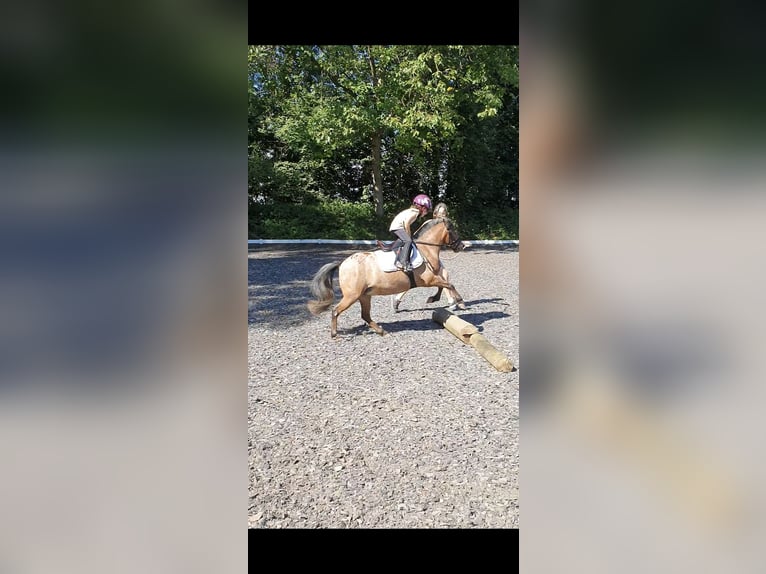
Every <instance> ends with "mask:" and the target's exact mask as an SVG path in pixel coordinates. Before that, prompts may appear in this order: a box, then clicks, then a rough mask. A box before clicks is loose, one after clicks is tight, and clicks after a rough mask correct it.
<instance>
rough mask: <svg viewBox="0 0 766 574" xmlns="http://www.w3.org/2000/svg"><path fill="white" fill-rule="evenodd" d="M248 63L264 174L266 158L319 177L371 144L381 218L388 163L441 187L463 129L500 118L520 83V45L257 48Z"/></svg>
mask: <svg viewBox="0 0 766 574" xmlns="http://www.w3.org/2000/svg"><path fill="white" fill-rule="evenodd" d="M248 65H249V73H250V86H249V90H250V98H251V120H250V121H251V124H250V128H251V133H253V132H257V134H258V136H257V137H254V138H251V141H250V146H251V155H250V157H251V166H253V167H254V168H257V169H258V170H260V171H256V173H262V172H263V169H261V168H263V165H262V159H263V157H266V158H267V159H268V160H269V161H271V162H278V161H280V160H282V159H284V158H285V156H286V155H289V154H295V155H296V156H297V157H299V158H300V161H303V162H308V163H311V164H312V167H313V169H315V170H316V169H322V168H323V167H322V166H325V167H326V164H327V163H332V160H333V159H334V158H336V157H338V156H339V155H340V156H343V155H345V156H346V159H347V160H348V158H349V150H357V151H358V150H359V147H360V146H361V145H366V146H367V149H368V150H369V151H368V155H367V157H366V158H364V159H365V160H367V163H368V164H369V174H370V177H371V180H372V181H371V192H372V193H371V195H372V199H373V202H374V205H375V213H376V216H377V218H378V220H379V221H380V220H382V218H383V217H384V185H383V168H384V165H385V162H386V159H387V158H388V160H390V164H391V165H396V164H397V163H399V164H400V165H401V163H402V161H403V160H406V162H407V163H409V164H410V166H412V165H416V166H420V167H419V169H418V171H419V172H423V171H425V172H426V173H427V174H428V175H427V176H426V177H424V178H423V182H422V183H423V184H424V185H426V186H427V187H426V189H427V190H431V189H437V188H438V185H439V184H438V180H439V178H443V177H445V175H444V174H445V173H446V170H445V165H444V162H445V161H446V158H447V150H448V149H449V150H452V153H456V152H457V151H458V150H459V149H460V148H461V143H462V141H463V138H462V136H460V127H461V126H463V125H464V124H466V122H471V121H474V120H480V119H486V118H493V117H495V116H496V115H497V114H498V111H499V110H500V109H501V108H502V106H503V103H504V101H505V100H506V99H507V95H508V93H509V90H512V89H513V87H514V86H517V85H518V51H517V47H515V46H251V47H250V48H249V53H248ZM253 112H256V115H255V116H253V115H252V113H253ZM466 113H470V114H471V116H470V117H466V115H465V114H466ZM269 138H270V139H269ZM264 143H266V144H267V145H266V146H265V147H264ZM266 148H268V149H266ZM259 158H260V159H259ZM263 173H265V172H263ZM259 177H260V176H259ZM258 183H259V184H262V183H263V182H262V181H259V182H258ZM310 184H311V182H309V181H302V182H300V184H299V185H298V187H300V186H305V185H310ZM434 186H436V187H434Z"/></svg>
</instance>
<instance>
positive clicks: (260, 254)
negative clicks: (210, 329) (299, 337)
mask: <svg viewBox="0 0 766 574" xmlns="http://www.w3.org/2000/svg"><path fill="white" fill-rule="evenodd" d="M354 251H357V250H353V249H352V250H349V249H333V248H327V247H324V248H317V247H316V246H311V247H305V246H297V247H295V246H288V247H284V246H280V247H279V248H278V249H273V248H269V249H255V250H250V251H249V253H248V255H249V256H248V260H247V283H248V289H247V298H248V312H247V322H248V325H254V324H257V325H266V326H268V327H271V328H279V327H291V326H295V325H299V324H301V323H305V322H306V321H309V320H311V319H312V318H313V315H311V313H309V311H308V309H307V308H306V303H308V301H309V300H310V299H312V296H311V292H310V291H309V285H310V283H311V279H312V278H313V277H314V274H316V272H317V271H319V269H320V268H321V267H322V265H324V264H326V263H330V262H334V261H342V260H343V259H345V258H346V257H348V256H349V255H350V254H351V253H353V252H354ZM337 300H338V290H337V289H336V301H335V302H337Z"/></svg>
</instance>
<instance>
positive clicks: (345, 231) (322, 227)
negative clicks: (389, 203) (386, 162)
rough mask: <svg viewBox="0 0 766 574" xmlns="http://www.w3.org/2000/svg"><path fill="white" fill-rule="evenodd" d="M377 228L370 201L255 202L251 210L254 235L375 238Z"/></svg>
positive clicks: (250, 224) (265, 237)
mask: <svg viewBox="0 0 766 574" xmlns="http://www.w3.org/2000/svg"><path fill="white" fill-rule="evenodd" d="M375 231H376V230H375V213H374V209H373V207H372V204H370V203H349V202H347V201H343V200H328V201H325V202H322V203H317V204H314V205H299V204H294V203H274V204H266V205H254V206H252V207H251V209H250V217H249V232H250V237H251V238H257V239H372V238H374V237H375Z"/></svg>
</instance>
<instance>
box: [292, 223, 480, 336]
mask: <svg viewBox="0 0 766 574" xmlns="http://www.w3.org/2000/svg"><path fill="white" fill-rule="evenodd" d="M413 245H414V246H416V247H417V250H418V252H419V254H420V257H422V261H420V263H419V264H418V260H419V257H418V256H417V255H415V256H414V257H413V258H412V262H413V267H415V269H414V270H413V271H411V272H410V273H405V272H404V271H400V270H392V271H384V269H383V267H381V264H380V260H381V259H382V255H383V252H382V250H380V249H378V250H376V251H364V252H359V253H354V254H353V255H350V256H349V257H347V258H346V259H344V260H343V261H336V262H333V263H328V264H326V265H324V266H322V267H321V268H320V269H319V271H317V273H316V275H314V278H313V279H312V281H311V285H310V289H311V294H312V295H313V296H314V297H315V298H316V299H314V300H312V301H309V302H308V303H307V307H308V309H309V311H310V312H311V313H312V314H313V315H320V314H321V313H323V312H324V311H326V310H327V309H329V308H330V307H331V306H332V304H333V301H334V300H335V293H334V291H333V284H332V281H333V275H334V273H335V271H336V270H337V271H338V285H339V287H340V290H341V292H342V294H343V297H342V298H341V300H340V302H339V303H338V304H337V305H336V306H335V308H334V309H333V311H332V320H331V322H330V337H332V338H335V337H336V335H337V334H338V316H339V315H340V314H341V313H343V312H344V311H345V310H346V309H348V308H349V307H350V306H351V305H353V304H354V303H356V302H357V301H359V304H360V305H361V307H362V320H363V321H364V322H365V323H366V324H367V326H368V327H370V329H372V330H373V331H375V332H376V333H378V334H379V335H385V334H386V331H385V330H384V329H383V328H382V327H381V326H380V325H378V324H377V323H376V322H375V321H373V320H372V317H371V316H370V309H371V307H372V297H373V296H374V295H394V294H396V293H402V292H403V291H407V290H408V289H411V288H413V287H439V288H442V289H447V290H448V291H449V292H450V293H451V294H452V296H453V298H454V299H455V302H456V303H457V304H458V305H461V304H462V305H463V308H465V304H464V302H463V299H462V297H461V296H460V294H459V293H458V292H457V291H456V290H455V287H454V286H453V285H452V283H450V281H449V279H448V278H447V277H445V275H444V268H443V267H442V264H441V261H440V260H439V251H440V250H441V248H442V247H448V248H450V249H452V250H453V251H455V252H458V251H461V250H462V249H464V248H465V245H463V242H462V241H461V240H460V236H459V235H458V233H457V231H456V230H455V226H454V225H453V224H452V222H451V221H450V220H449V218H447V217H435V218H433V219H430V220H429V221H426V222H425V223H424V224H423V225H422V226H421V227H420V229H418V230H417V232H416V233H415V235H414V236H413Z"/></svg>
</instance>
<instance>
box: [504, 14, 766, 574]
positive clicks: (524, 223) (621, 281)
mask: <svg viewBox="0 0 766 574" xmlns="http://www.w3.org/2000/svg"><path fill="white" fill-rule="evenodd" d="M757 16H758V14H757V13H755V12H752V11H744V10H740V9H739V8H738V7H732V6H727V7H726V9H725V10H724V9H723V7H722V6H718V5H713V4H708V3H704V4H699V3H694V4H692V3H689V2H676V3H670V4H668V3H659V2H649V3H642V4H641V5H635V6H629V7H628V6H623V5H615V4H613V3H606V2H601V1H582V0H581V1H578V2H561V1H542V2H541V1H532V2H526V3H523V4H522V6H521V11H520V102H521V104H520V126H521V128H520V134H521V135H520V189H521V201H520V205H521V216H520V221H521V224H520V239H521V242H520V245H521V293H522V298H521V301H522V309H523V312H522V314H523V327H522V331H521V332H522V337H521V341H522V343H521V354H520V365H519V372H520V373H521V374H522V376H521V379H520V381H521V395H520V397H521V398H520V412H521V429H522V436H523V438H522V440H521V459H522V464H521V473H520V482H521V499H520V500H521V505H520V508H521V517H522V518H521V531H522V533H523V534H522V536H521V548H520V552H521V556H520V557H521V560H520V564H521V570H520V571H521V572H524V573H525V574H526V573H528V572H560V571H564V570H566V571H567V572H583V573H584V572H587V573H589V574H595V573H597V572H647V571H649V572H734V571H736V572H758V571H761V570H762V568H763V566H762V564H763V559H762V556H761V551H760V545H761V540H763V537H764V535H765V534H766V528H765V526H766V524H764V519H766V514H764V502H766V496H764V494H763V493H762V492H761V488H762V487H761V485H762V484H764V478H766V476H764V464H763V463H762V462H761V460H760V456H759V445H760V444H761V442H762V436H763V425H762V424H761V420H762V418H763V417H762V415H761V410H762V408H761V405H762V403H761V400H762V399H763V396H764V392H763V390H762V385H761V381H762V380H763V379H764V367H763V365H761V359H762V356H763V352H762V350H763V342H764V341H763V339H764V333H763V328H762V326H761V324H762V313H763V312H764V305H763V302H762V300H763V295H762V294H763V293H764V286H766V271H764V268H763V265H762V260H761V257H762V255H759V253H760V254H763V252H764V247H763V246H764V245H766V241H764V240H766V226H764V218H766V196H765V195H764V192H763V190H764V189H765V188H766V187H765V185H766V163H765V162H764V161H763V157H764V143H766V124H765V123H764V111H763V106H762V104H761V102H763V101H764V96H765V95H766V83H765V82H764V76H763V74H761V73H760V68H761V67H762V64H761V62H762V55H763V53H762V50H760V49H759V46H760V44H761V43H760V42H759V41H758V38H759V36H760V32H759V30H758V27H757V22H758V21H759V20H758V18H757Z"/></svg>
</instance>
